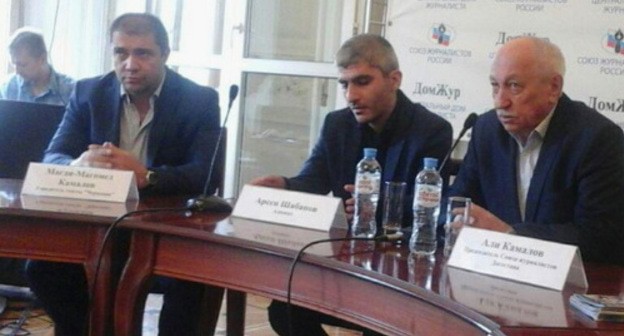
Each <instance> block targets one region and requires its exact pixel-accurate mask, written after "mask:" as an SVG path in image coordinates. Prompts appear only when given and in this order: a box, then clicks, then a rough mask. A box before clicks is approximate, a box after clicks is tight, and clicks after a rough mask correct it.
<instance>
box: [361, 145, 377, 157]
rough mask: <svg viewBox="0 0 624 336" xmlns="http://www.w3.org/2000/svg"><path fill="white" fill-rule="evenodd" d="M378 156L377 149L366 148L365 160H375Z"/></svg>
mask: <svg viewBox="0 0 624 336" xmlns="http://www.w3.org/2000/svg"><path fill="white" fill-rule="evenodd" d="M375 156H377V148H364V157H365V158H369V159H370V158H375Z"/></svg>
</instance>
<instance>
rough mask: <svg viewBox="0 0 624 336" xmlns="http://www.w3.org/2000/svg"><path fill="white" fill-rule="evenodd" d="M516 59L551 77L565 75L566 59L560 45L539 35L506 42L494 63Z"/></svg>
mask: <svg viewBox="0 0 624 336" xmlns="http://www.w3.org/2000/svg"><path fill="white" fill-rule="evenodd" d="M503 61H507V62H508V61H515V62H518V63H521V64H524V65H525V66H528V67H529V68H531V69H533V70H534V71H537V73H539V74H541V75H543V76H546V77H551V76H553V75H559V76H561V78H562V79H563V77H564V76H565V59H564V57H563V54H562V53H561V50H560V49H559V47H557V46H556V45H555V44H553V43H551V42H550V41H548V40H545V39H542V38H537V37H521V38H518V39H514V40H511V41H509V42H507V43H506V44H504V45H503V46H502V47H501V48H500V49H499V50H498V52H497V53H496V58H495V59H494V63H497V62H503Z"/></svg>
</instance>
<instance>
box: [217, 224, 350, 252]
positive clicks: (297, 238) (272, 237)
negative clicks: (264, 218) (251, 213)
mask: <svg viewBox="0 0 624 336" xmlns="http://www.w3.org/2000/svg"><path fill="white" fill-rule="evenodd" d="M227 220H229V221H230V222H231V225H232V231H231V232H230V235H231V236H234V237H237V238H240V239H245V240H251V241H255V242H258V243H262V244H267V245H271V246H276V247H281V248H285V249H288V250H294V251H299V250H300V249H301V248H302V247H304V246H305V245H307V244H308V243H309V242H311V241H315V240H321V239H328V238H331V237H330V234H329V232H323V231H318V230H308V229H302V228H298V227H293V226H290V225H280V224H271V223H260V222H257V221H255V220H251V219H246V218H240V217H229V218H227ZM219 224H221V223H218V224H217V225H219ZM333 248H334V245H332V244H317V245H312V246H310V247H309V248H308V249H307V250H306V253H308V254H317V255H322V256H328V257H329V256H332V255H335V254H337V253H338V252H339V251H334V249H333Z"/></svg>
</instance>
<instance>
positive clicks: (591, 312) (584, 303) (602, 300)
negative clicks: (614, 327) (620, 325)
mask: <svg viewBox="0 0 624 336" xmlns="http://www.w3.org/2000/svg"><path fill="white" fill-rule="evenodd" d="M570 305H571V306H572V307H574V308H576V309H577V310H579V311H580V312H582V313H583V314H585V315H587V316H589V317H591V318H592V319H594V320H597V321H616V322H624V297H621V296H616V295H600V294H574V295H572V296H571V297H570Z"/></svg>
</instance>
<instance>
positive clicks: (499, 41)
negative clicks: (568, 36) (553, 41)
mask: <svg viewBox="0 0 624 336" xmlns="http://www.w3.org/2000/svg"><path fill="white" fill-rule="evenodd" d="M521 37H537V38H541V39H542V40H546V41H550V39H549V38H548V37H539V36H537V33H535V32H529V33H521V34H512V33H509V32H505V31H501V32H498V37H497V38H496V42H494V47H498V46H501V45H503V44H505V43H507V42H509V41H513V40H515V39H519V38H521ZM488 56H489V57H490V59H493V58H494V56H496V51H491V52H490V53H489V54H488Z"/></svg>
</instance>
